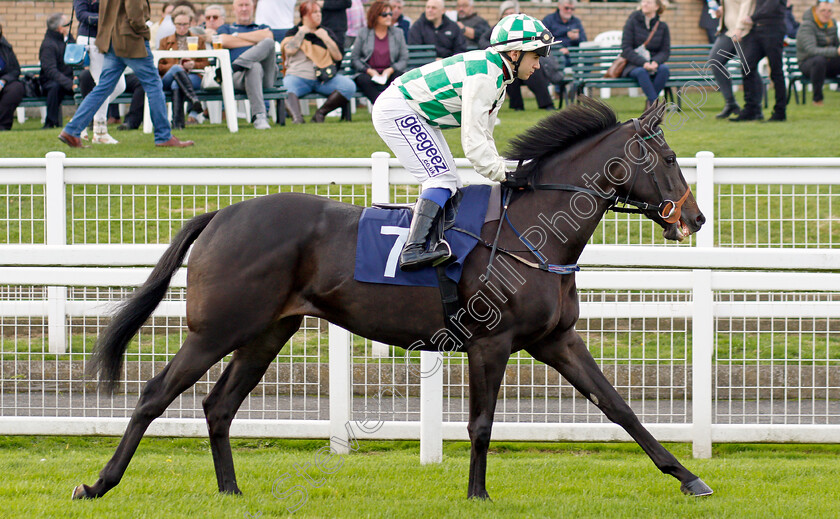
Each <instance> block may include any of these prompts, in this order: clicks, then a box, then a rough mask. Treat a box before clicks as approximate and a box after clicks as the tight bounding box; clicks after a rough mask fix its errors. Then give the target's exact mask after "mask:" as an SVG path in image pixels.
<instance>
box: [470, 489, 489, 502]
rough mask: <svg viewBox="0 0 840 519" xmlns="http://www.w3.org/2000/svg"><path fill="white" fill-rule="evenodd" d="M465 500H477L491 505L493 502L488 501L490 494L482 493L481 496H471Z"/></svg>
mask: <svg viewBox="0 0 840 519" xmlns="http://www.w3.org/2000/svg"><path fill="white" fill-rule="evenodd" d="M467 499H479V500H481V501H489V502H491V503H492V502H493V500H492V499H490V494H488V493H487V492H482V493H481V494H473V495H471V496H467Z"/></svg>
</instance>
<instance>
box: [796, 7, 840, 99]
mask: <svg viewBox="0 0 840 519" xmlns="http://www.w3.org/2000/svg"><path fill="white" fill-rule="evenodd" d="M831 14H832V9H831V2H819V3H818V4H817V5H816V6H814V7H812V8H811V9H810V10H809V11H806V12H805V15H804V16H803V17H802V25H800V26H799V32H797V33H796V59H797V61H798V62H799V69H800V70H801V71H802V73H803V74H805V76H806V77H807V78H808V79H810V80H811V84H812V85H813V87H814V104H815V105H818V106H821V105H822V104H823V83H825V78H826V77H832V78H835V79H837V78H838V77H840V39H838V37H837V23H835V21H834V20H833V19H832V18H831Z"/></svg>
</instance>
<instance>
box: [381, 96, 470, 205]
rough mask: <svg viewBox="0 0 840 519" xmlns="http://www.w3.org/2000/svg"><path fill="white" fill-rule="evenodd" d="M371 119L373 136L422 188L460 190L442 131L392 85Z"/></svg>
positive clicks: (453, 161) (458, 180)
mask: <svg viewBox="0 0 840 519" xmlns="http://www.w3.org/2000/svg"><path fill="white" fill-rule="evenodd" d="M372 118H373V127H374V128H376V133H378V134H379V136H380V137H382V140H383V141H385V144H387V145H388V147H389V148H390V149H391V151H392V152H393V153H394V155H396V157H397V159H399V161H400V164H402V165H403V167H404V168H405V169H406V170H408V171H409V172H410V173H411V174H412V175H414V177H415V178H417V180H418V181H419V182H420V184H421V185H422V186H423V189H428V188H431V187H440V188H445V189H448V190H449V191H450V192H452V194H455V190H456V189H457V188H459V187H461V185H462V183H461V178H460V177H459V176H458V171H457V170H456V169H455V158H454V157H453V156H452V152H451V151H449V145H448V144H446V139H444V138H443V132H442V131H441V130H440V128H436V127H434V126H432V125H431V124H429V122H428V121H427V120H426V119H424V118H423V117H422V116H421V115H419V114H418V113H417V112H415V111H414V110H413V109H412V108H411V107H410V106H409V105H408V103H407V102H406V100H405V98H404V97H403V95H402V94H401V93H400V91H399V89H397V87H395V86H393V85H391V86H389V87H388V88H387V89H385V91H384V92H382V94H380V96H379V97H378V98H377V99H376V103H374V105H373V115H372Z"/></svg>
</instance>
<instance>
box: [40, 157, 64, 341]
mask: <svg viewBox="0 0 840 519" xmlns="http://www.w3.org/2000/svg"><path fill="white" fill-rule="evenodd" d="M65 157H66V155H65V154H64V153H62V152H60V151H51V152H49V153H47V157H46V158H47V171H46V173H47V175H46V176H47V185H46V187H45V189H44V198H45V201H44V204H45V213H46V220H47V221H46V242H47V245H67V200H66V198H65V197H66V196H67V195H66V192H65V184H64V159H65ZM66 305H67V287H47V308H48V310H47V340H48V343H49V350H50V353H67V334H66V330H65V329H64V324H65V320H66V318H67V311H66Z"/></svg>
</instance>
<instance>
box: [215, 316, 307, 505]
mask: <svg viewBox="0 0 840 519" xmlns="http://www.w3.org/2000/svg"><path fill="white" fill-rule="evenodd" d="M302 319H303V318H302V317H289V318H286V319H284V320H282V321H280V322H279V323H277V325H275V326H274V327H273V328H272V330H271V331H270V332H269V333H266V334H265V335H263V336H262V337H259V338H258V339H256V340H255V341H253V342H252V343H250V344H248V345H247V346H244V347H242V348H239V349H237V350H236V351H235V352H234V353H233V359H232V360H231V362H230V364H228V366H227V368H225V371H224V373H222V376H221V377H220V378H219V380H218V381H217V382H216V385H214V386H213V390H212V391H210V393H209V394H208V395H207V397H205V398H204V402H203V406H204V415H205V416H206V418H207V429H208V432H209V434H210V450H211V452H212V453H213V465H214V467H215V469H216V481H217V482H218V484H219V492H222V493H227V494H241V493H242V492H240V490H239V487H238V486H237V484H236V471H235V470H234V467H233V453H232V452H231V449H230V424H231V422H232V421H233V417H234V416H235V415H236V411H237V410H238V409H239V406H241V405H242V402H243V401H244V400H245V398H246V397H247V396H248V394H249V393H250V392H251V391H252V390H253V389H254V387H256V385H257V384H258V383H259V381H260V379H261V378H262V376H263V375H264V374H265V371H266V369H268V367H269V366H270V365H271V362H272V361H273V360H274V358H275V357H276V356H277V354H278V353H279V352H280V350H281V349H282V348H283V346H284V345H285V344H286V341H288V340H289V338H290V337H291V336H292V335H294V333H295V332H296V331H297V330H298V328H300V323H301V321H302Z"/></svg>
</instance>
